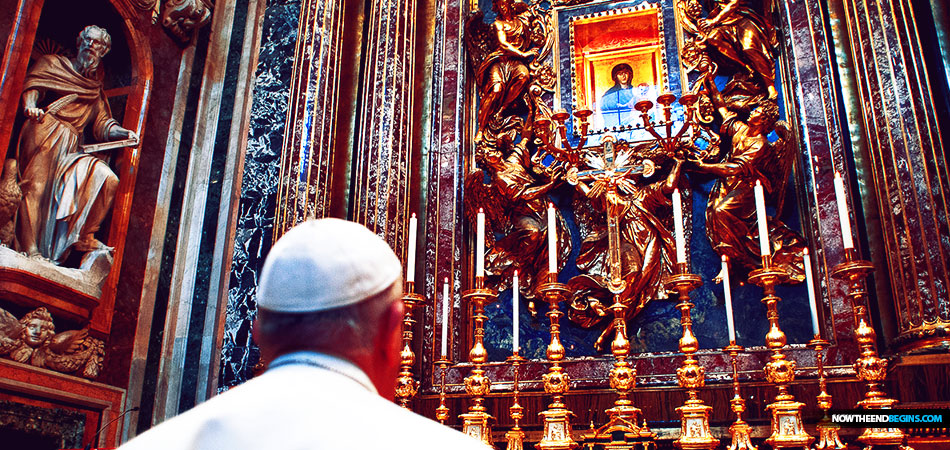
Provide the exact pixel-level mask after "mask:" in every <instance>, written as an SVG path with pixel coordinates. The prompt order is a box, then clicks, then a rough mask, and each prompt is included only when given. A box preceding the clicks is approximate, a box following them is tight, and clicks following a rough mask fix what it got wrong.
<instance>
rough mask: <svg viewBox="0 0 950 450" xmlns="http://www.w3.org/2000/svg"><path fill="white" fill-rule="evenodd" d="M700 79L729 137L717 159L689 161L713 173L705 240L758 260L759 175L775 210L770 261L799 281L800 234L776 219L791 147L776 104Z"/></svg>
mask: <svg viewBox="0 0 950 450" xmlns="http://www.w3.org/2000/svg"><path fill="white" fill-rule="evenodd" d="M705 84H706V89H707V91H708V93H709V96H710V98H711V99H712V100H713V103H714V104H715V105H716V108H717V110H718V111H719V114H720V116H721V117H722V133H723V134H726V135H728V136H730V138H731V142H732V148H731V149H730V150H729V151H728V152H727V154H726V155H725V157H724V158H723V159H722V160H721V161H718V162H706V161H703V160H699V159H697V160H692V161H690V169H691V170H695V171H698V172H706V173H709V174H712V175H714V176H716V177H718V178H719V180H718V181H717V182H716V185H715V186H714V187H713V189H712V191H711V192H710V195H709V204H708V206H707V209H706V235H707V237H708V238H709V242H710V244H711V245H712V247H713V250H715V251H716V253H718V254H719V255H725V256H728V257H729V258H730V259H731V260H732V261H734V262H736V263H738V264H741V265H742V266H743V267H745V268H746V269H750V270H751V269H754V268H756V267H759V266H761V264H762V259H761V257H760V256H759V247H758V240H757V239H758V228H757V221H756V211H755V198H754V194H753V188H754V186H755V181H756V180H759V181H761V183H762V185H763V187H764V188H765V192H766V202H767V203H770V204H772V205H773V206H774V207H775V211H776V214H775V216H774V217H770V218H769V221H768V224H769V238H770V240H771V246H772V252H773V253H772V261H773V263H774V264H776V265H777V266H779V267H781V268H783V269H785V271H786V272H787V273H788V274H789V276H790V281H791V282H794V283H798V282H801V281H802V280H804V278H805V272H804V266H803V263H802V253H803V250H804V248H805V245H804V239H803V238H802V237H801V235H799V234H798V233H797V232H795V231H794V230H792V229H790V228H788V226H786V225H785V224H784V223H782V221H781V220H779V219H778V217H779V216H781V211H782V207H783V200H784V199H785V188H786V184H787V183H788V178H789V175H790V174H791V170H792V162H793V161H794V158H795V151H796V149H795V146H794V141H793V140H792V138H791V135H790V131H791V130H790V128H789V125H788V123H786V122H785V121H781V120H778V117H779V110H778V105H777V104H776V103H775V101H774V100H772V99H771V98H767V97H766V96H760V97H757V98H755V97H753V98H751V100H750V98H749V97H747V96H745V95H736V96H733V97H726V96H724V95H722V93H720V92H719V90H718V88H717V87H716V84H715V83H714V82H713V81H712V80H711V78H710V77H707V78H706V83H705ZM749 105H751V106H749ZM773 130H774V131H775V132H776V134H777V135H778V137H779V138H778V140H777V141H775V142H769V139H768V135H769V134H770V133H771V132H772V131H773Z"/></svg>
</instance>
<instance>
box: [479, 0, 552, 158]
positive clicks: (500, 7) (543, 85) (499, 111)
mask: <svg viewBox="0 0 950 450" xmlns="http://www.w3.org/2000/svg"><path fill="white" fill-rule="evenodd" d="M492 11H494V12H495V13H496V14H497V16H496V18H495V20H494V22H492V23H491V24H490V25H489V24H485V23H484V14H483V13H482V12H481V11H478V12H476V13H475V14H474V15H472V17H470V18H469V19H468V20H467V22H466V24H465V29H466V36H465V44H466V50H467V51H468V55H469V58H470V60H471V62H472V67H473V68H474V71H475V83H476V85H477V86H478V95H479V105H478V132H477V134H476V137H475V142H476V143H477V144H482V145H491V144H492V143H493V142H494V141H495V140H496V139H497V137H498V136H499V135H503V134H506V133H507V132H510V131H514V132H516V133H519V134H522V135H523V136H524V137H529V135H530V129H523V128H525V124H533V123H534V122H535V120H536V119H537V118H541V117H550V115H551V112H550V109H549V108H548V107H547V105H546V104H545V103H544V102H543V101H542V100H541V97H540V96H541V93H542V92H543V91H550V90H551V89H553V86H554V73H553V69H552V68H551V67H550V66H547V65H544V64H542V63H541V60H543V59H544V58H545V57H547V56H548V55H549V54H550V52H551V47H552V43H553V36H554V34H553V32H552V31H551V30H550V29H549V27H550V25H549V24H548V21H547V20H545V19H544V17H543V13H542V10H541V7H540V5H539V4H530V5H529V4H527V3H524V2H522V1H520V0H495V1H493V2H492Z"/></svg>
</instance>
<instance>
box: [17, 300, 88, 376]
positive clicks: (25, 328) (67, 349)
mask: <svg viewBox="0 0 950 450" xmlns="http://www.w3.org/2000/svg"><path fill="white" fill-rule="evenodd" d="M103 353H104V350H103V344H102V341H100V340H98V339H95V338H92V337H90V336H89V330H85V329H83V330H70V331H64V332H62V333H56V330H55V327H54V325H53V317H52V316H51V315H50V313H49V311H47V309H46V308H42V307H41V308H37V309H35V310H33V311H30V312H29V313H27V314H26V315H24V316H23V317H22V318H21V319H20V320H17V319H16V317H14V316H13V315H12V314H10V313H9V312H7V311H5V310H3V309H0V355H5V356H6V357H8V358H10V359H12V360H14V361H17V362H21V363H25V364H30V365H33V366H36V367H43V368H47V369H52V370H55V371H57V372H63V373H70V374H78V375H81V376H83V377H85V378H95V377H96V376H98V375H99V370H100V369H101V368H102V357H103Z"/></svg>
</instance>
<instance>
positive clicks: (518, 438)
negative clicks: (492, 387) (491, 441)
mask: <svg viewBox="0 0 950 450" xmlns="http://www.w3.org/2000/svg"><path fill="white" fill-rule="evenodd" d="M508 362H510V363H511V367H512V369H514V373H515V377H514V382H513V383H512V389H511V390H512V393H513V394H514V396H513V398H512V402H511V406H510V407H508V412H509V414H510V415H511V420H513V421H514V422H515V426H513V427H511V430H508V432H507V433H505V441H507V442H508V446H507V450H524V431H521V419H523V418H524V407H522V406H521V405H520V404H518V394H519V392H520V391H519V390H518V375H519V374H518V368H519V366H521V363H522V362H524V358H522V357H521V355H519V354H518V351H517V350H516V351H515V352H514V353H513V354H512V355H511V356H510V357H508Z"/></svg>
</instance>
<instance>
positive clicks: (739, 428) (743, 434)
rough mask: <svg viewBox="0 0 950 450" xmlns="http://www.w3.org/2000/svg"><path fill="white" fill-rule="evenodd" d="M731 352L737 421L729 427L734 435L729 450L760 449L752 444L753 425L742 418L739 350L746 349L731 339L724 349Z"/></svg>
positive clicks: (733, 402) (742, 402)
mask: <svg viewBox="0 0 950 450" xmlns="http://www.w3.org/2000/svg"><path fill="white" fill-rule="evenodd" d="M722 350H723V351H724V352H726V353H728V354H729V358H730V359H731V360H732V392H733V396H732V400H729V404H730V405H731V407H732V412H734V413H736V421H735V422H733V424H732V426H730V427H729V434H731V435H732V443H730V444H729V447H727V448H728V449H729V450H758V448H757V447H756V446H755V445H752V435H751V433H752V427H751V426H749V424H748V423H746V421H745V420H742V413H743V412H745V399H744V398H742V395H741V394H740V393H739V352H741V351H744V350H745V349H744V348H742V346H741V345H739V344H736V341H729V345H727V346H726V348H724V349H722Z"/></svg>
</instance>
